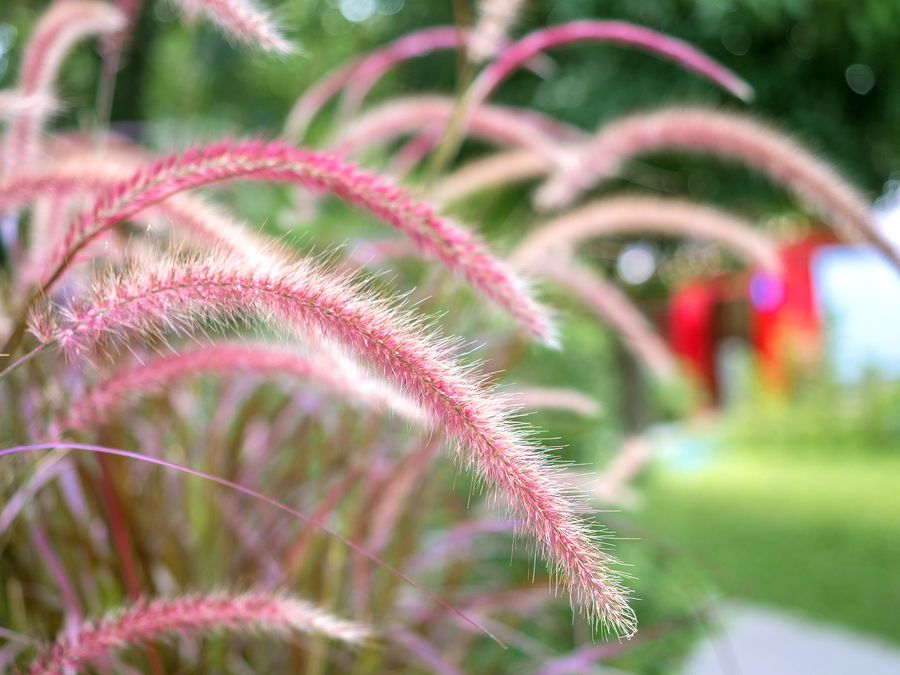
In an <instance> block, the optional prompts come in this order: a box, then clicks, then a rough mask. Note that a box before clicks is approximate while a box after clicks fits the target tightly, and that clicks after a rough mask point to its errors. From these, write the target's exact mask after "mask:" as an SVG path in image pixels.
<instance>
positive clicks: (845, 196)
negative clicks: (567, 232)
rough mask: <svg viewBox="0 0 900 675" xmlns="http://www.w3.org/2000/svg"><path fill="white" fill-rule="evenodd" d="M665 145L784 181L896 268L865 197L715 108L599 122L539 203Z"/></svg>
mask: <svg viewBox="0 0 900 675" xmlns="http://www.w3.org/2000/svg"><path fill="white" fill-rule="evenodd" d="M663 150H681V151H684V152H689V153H701V154H710V155H713V156H716V157H721V158H723V159H730V160H736V161H739V162H743V163H745V164H747V165H748V166H751V167H753V168H755V169H757V170H758V171H761V172H762V173H764V174H765V175H766V176H768V177H769V178H770V179H771V180H772V181H773V182H775V183H777V184H780V185H782V186H784V187H785V188H786V189H787V190H789V191H790V192H791V193H793V194H794V195H795V196H796V197H798V198H799V199H800V200H801V201H802V202H803V203H805V204H807V205H808V206H809V207H811V208H812V209H814V210H815V211H816V212H817V213H818V214H819V215H820V216H821V217H822V218H823V220H824V221H825V222H826V223H827V224H829V225H830V226H832V227H835V228H836V229H837V230H838V231H839V232H840V233H841V235H842V236H843V237H845V238H847V239H849V240H851V241H868V242H870V243H872V244H874V245H875V246H877V247H878V248H879V249H880V250H881V251H882V252H883V253H884V254H885V255H886V256H887V257H888V258H889V259H890V260H891V261H893V262H894V264H895V265H897V266H898V267H900V254H898V252H897V251H896V250H895V249H894V247H893V246H892V245H891V244H890V243H889V242H888V241H886V240H885V238H884V237H883V235H881V233H880V232H879V231H878V230H877V228H876V227H875V225H874V221H873V217H872V210H871V207H870V205H869V203H868V200H867V199H866V198H865V197H864V196H863V195H861V194H860V193H859V191H858V190H857V189H856V188H854V187H853V186H852V185H851V184H850V183H849V182H847V180H845V179H844V178H843V177H841V175H840V174H839V173H838V172H837V171H836V170H835V169H834V168H833V167H832V166H831V165H830V164H828V163H827V162H825V161H823V160H821V159H819V158H817V157H816V156H815V155H813V154H812V153H811V152H810V151H809V150H807V149H806V148H804V147H803V146H801V145H800V144H799V143H797V142H796V141H794V140H793V139H791V138H789V137H787V136H785V135H783V134H781V133H779V132H777V131H774V130H773V129H771V128H769V127H767V126H765V125H764V124H761V123H759V122H757V121H755V120H753V119H750V118H748V117H745V116H743V115H736V114H733V113H726V112H720V111H717V110H709V109H704V108H671V109H665V110H660V111H656V112H651V113H645V114H638V115H632V116H629V117H626V118H624V119H621V120H619V121H618V122H614V123H611V124H607V125H605V126H604V127H602V128H601V129H600V131H599V132H598V133H597V135H596V136H595V137H594V140H593V141H591V142H590V143H589V144H588V145H587V146H586V147H585V148H584V149H583V150H582V152H581V154H580V160H579V161H577V162H574V163H573V164H571V165H570V166H568V167H566V168H563V169H559V170H558V171H557V173H556V174H555V175H553V176H551V179H550V180H549V181H548V182H547V183H546V185H544V186H543V187H542V188H541V190H540V191H539V192H538V195H537V203H538V206H540V207H543V208H563V207H565V206H568V205H569V204H571V203H572V201H573V200H574V199H575V198H576V197H577V196H578V195H579V194H580V193H582V192H583V191H584V190H587V189H589V188H590V187H592V186H594V185H595V184H597V183H598V182H599V181H601V180H603V179H604V178H608V177H611V176H614V175H617V174H618V173H619V171H620V170H621V168H622V165H623V163H624V162H625V161H626V160H627V159H629V158H631V157H634V156H636V155H641V154H644V153H649V152H658V151H663Z"/></svg>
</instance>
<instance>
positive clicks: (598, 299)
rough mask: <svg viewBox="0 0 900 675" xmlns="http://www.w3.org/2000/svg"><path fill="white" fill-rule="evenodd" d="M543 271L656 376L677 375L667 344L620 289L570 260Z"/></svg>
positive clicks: (544, 268)
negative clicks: (605, 325)
mask: <svg viewBox="0 0 900 675" xmlns="http://www.w3.org/2000/svg"><path fill="white" fill-rule="evenodd" d="M541 270H542V272H543V273H545V274H546V275H547V276H548V277H550V278H552V279H553V280H555V281H557V282H558V283H560V284H561V285H562V286H564V287H565V288H567V289H569V290H570V291H571V292H572V293H574V294H575V295H576V296H577V297H578V298H580V299H581V301H582V302H584V303H585V304H586V305H587V306H588V307H589V308H590V309H591V310H593V311H594V313H595V314H596V315H597V317H598V318H599V319H600V320H601V321H602V322H603V323H605V324H607V325H608V326H609V327H610V328H612V329H613V330H614V331H615V332H616V333H617V334H618V335H619V336H620V337H621V339H622V342H623V344H624V345H625V346H626V347H627V348H628V350H629V351H630V352H631V353H632V354H633V355H634V356H635V358H636V359H637V360H638V362H639V363H641V364H643V366H644V367H645V368H646V369H647V370H648V371H649V372H650V373H652V374H653V375H654V376H655V377H657V378H659V379H660V380H663V381H665V380H670V379H671V378H672V377H674V376H675V375H676V373H677V372H678V364H677V362H676V360H675V357H674V356H673V355H672V353H671V351H669V348H668V347H667V346H666V343H665V342H664V341H663V340H662V338H661V337H660V336H659V335H658V334H657V333H656V331H655V330H654V329H653V327H652V326H651V325H650V322H649V321H647V319H646V318H645V317H644V315H643V314H641V312H640V310H639V309H638V308H637V307H635V306H634V304H632V302H631V301H630V300H628V298H626V297H625V295H624V294H623V293H622V292H621V291H620V290H619V289H618V288H616V287H615V286H613V285H612V284H611V283H609V282H607V281H605V280H603V279H602V278H601V277H600V276H599V275H597V274H595V273H594V272H592V271H591V270H589V269H587V268H586V267H583V266H580V265H576V264H574V263H573V262H572V261H571V260H568V261H561V260H556V261H554V262H553V263H552V264H548V265H547V266H546V267H542V268H541Z"/></svg>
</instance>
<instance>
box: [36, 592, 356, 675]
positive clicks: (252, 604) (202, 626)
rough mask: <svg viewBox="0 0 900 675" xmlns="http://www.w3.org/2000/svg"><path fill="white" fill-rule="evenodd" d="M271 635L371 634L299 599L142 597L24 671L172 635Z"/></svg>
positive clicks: (86, 663) (62, 669)
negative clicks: (155, 598)
mask: <svg viewBox="0 0 900 675" xmlns="http://www.w3.org/2000/svg"><path fill="white" fill-rule="evenodd" d="M225 630H227V631H239V632H241V631H242V632H248V633H259V632H264V633H272V634H275V635H279V636H283V637H290V636H292V635H293V634H296V633H310V634H313V635H320V636H323V637H327V638H331V639H333V640H339V641H341V642H345V643H348V644H358V643H360V642H362V641H363V640H365V639H367V638H369V637H371V635H372V632H371V630H370V629H369V628H368V627H367V626H364V625H362V624H359V623H356V622H353V621H347V620H345V619H340V618H338V617H336V616H333V615H332V614H329V613H328V612H326V611H325V610H323V609H320V608H319V607H317V606H315V605H313V604H312V603H309V602H306V601H304V600H299V599H297V598H293V597H290V596H287V595H276V594H272V593H262V592H250V593H244V594H242V595H229V594H225V593H219V594H210V595H193V596H184V597H179V598H171V599H161V600H142V601H140V602H138V603H136V604H135V605H133V606H131V607H126V608H123V609H120V610H119V611H117V612H113V613H111V614H109V615H108V616H106V617H105V618H104V619H102V620H100V621H98V622H96V623H90V622H89V623H85V624H83V625H82V626H80V627H79V628H78V633H77V637H76V638H75V639H69V638H66V637H61V638H60V639H59V640H58V641H57V642H55V643H54V644H52V645H49V646H48V647H46V648H45V649H44V650H43V651H42V652H41V654H40V655H39V656H38V658H37V659H36V660H35V661H34V662H33V663H32V664H31V666H30V667H29V668H28V671H27V672H28V675H65V674H67V673H88V672H94V670H95V668H99V670H101V672H102V670H103V666H104V665H106V663H107V658H108V657H109V656H111V655H112V654H113V653H115V652H118V651H121V650H122V649H125V648H126V647H129V646H132V645H140V644H143V643H145V642H147V641H152V640H158V639H161V638H171V637H174V636H179V635H180V636H185V637H193V636H202V635H204V634H206V633H210V632H214V631H219V632H221V631H225Z"/></svg>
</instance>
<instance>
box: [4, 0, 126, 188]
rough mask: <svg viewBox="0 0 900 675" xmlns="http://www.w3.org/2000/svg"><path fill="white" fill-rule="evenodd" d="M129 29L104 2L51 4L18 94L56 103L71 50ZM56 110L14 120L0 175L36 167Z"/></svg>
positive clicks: (28, 49)
mask: <svg viewBox="0 0 900 675" xmlns="http://www.w3.org/2000/svg"><path fill="white" fill-rule="evenodd" d="M125 24H126V19H125V16H124V15H123V14H122V12H121V11H119V10H118V9H116V8H115V7H114V6H112V5H110V4H107V3H105V2H97V1H94V0H69V1H68V2H56V3H53V4H52V5H51V6H50V8H49V9H48V10H47V11H46V12H45V13H44V14H43V16H42V17H41V20H40V21H39V22H38V25H37V27H36V28H35V31H34V33H33V34H32V36H31V39H30V40H29V41H28V44H27V45H26V46H25V50H24V53H23V55H22V63H21V66H20V68H19V80H18V84H17V88H16V90H15V91H16V94H17V95H18V96H21V97H23V99H26V100H28V99H30V100H39V99H47V100H51V101H52V100H54V99H55V92H54V90H53V82H54V80H55V79H56V75H57V73H58V72H59V69H60V66H61V65H62V62H63V60H64V59H65V57H66V55H67V54H68V53H69V51H70V50H71V49H72V47H73V46H74V45H75V44H77V43H78V42H79V41H80V40H83V39H85V38H86V37H90V36H92V35H111V34H113V33H117V32H119V31H121V30H123V29H124V28H125ZM54 109H55V106H52V105H49V104H45V105H41V106H35V107H34V108H30V109H26V110H21V111H19V112H18V113H17V114H15V115H14V116H13V117H12V119H11V120H10V121H9V123H8V126H7V130H6V133H5V134H4V136H3V143H2V149H0V152H2V157H0V159H2V162H0V175H3V174H8V173H9V172H10V171H11V170H12V168H13V167H15V168H16V170H20V169H22V168H23V167H25V166H27V165H30V164H33V163H34V162H35V158H36V153H37V142H38V136H39V134H40V130H41V127H42V126H43V124H44V121H45V120H46V118H47V117H48V116H49V114H50V113H52V112H53V110H54Z"/></svg>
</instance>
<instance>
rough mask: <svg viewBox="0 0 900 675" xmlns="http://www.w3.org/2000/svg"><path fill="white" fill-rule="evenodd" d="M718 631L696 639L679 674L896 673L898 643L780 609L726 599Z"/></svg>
mask: <svg viewBox="0 0 900 675" xmlns="http://www.w3.org/2000/svg"><path fill="white" fill-rule="evenodd" d="M720 618H721V623H722V625H723V627H724V631H722V632H720V633H718V634H713V635H712V636H711V638H710V639H707V640H704V641H703V642H702V643H700V644H699V645H697V647H696V649H695V651H694V653H693V654H691V656H690V657H689V658H688V661H687V663H686V665H685V667H684V669H683V670H682V673H683V675H900V647H898V646H895V645H892V644H890V643H888V642H886V641H883V640H881V639H879V638H876V637H869V636H866V635H861V634H858V633H853V632H851V631H849V630H847V629H843V628H840V627H837V626H829V625H823V624H818V623H813V622H811V621H807V620H805V619H801V618H799V617H797V616H794V615H792V614H790V613H788V612H786V611H784V610H780V609H772V608H762V607H758V606H754V605H746V604H738V603H727V604H723V605H722V606H721V610H720Z"/></svg>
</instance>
